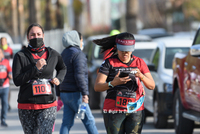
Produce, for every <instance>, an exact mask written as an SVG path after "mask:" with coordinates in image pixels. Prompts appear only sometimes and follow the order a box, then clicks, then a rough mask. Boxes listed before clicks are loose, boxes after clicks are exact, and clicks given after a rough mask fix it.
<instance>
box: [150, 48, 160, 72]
mask: <svg viewBox="0 0 200 134" xmlns="http://www.w3.org/2000/svg"><path fill="white" fill-rule="evenodd" d="M159 57H160V50H159V48H157V49H156V52H155V55H154V56H153V61H152V63H153V64H154V65H155V69H156V70H157V69H158V62H159Z"/></svg>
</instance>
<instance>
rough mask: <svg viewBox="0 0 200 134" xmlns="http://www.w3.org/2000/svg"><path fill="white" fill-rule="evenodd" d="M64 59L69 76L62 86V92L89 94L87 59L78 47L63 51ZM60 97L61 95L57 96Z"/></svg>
mask: <svg viewBox="0 0 200 134" xmlns="http://www.w3.org/2000/svg"><path fill="white" fill-rule="evenodd" d="M61 55H62V58H63V61H64V63H65V65H66V66H67V74H66V75H65V78H64V80H63V82H62V83H61V84H60V90H61V91H66V92H71V91H72V92H81V93H82V95H89V92H88V68H87V58H86V56H85V54H84V53H83V52H82V51H81V49H80V48H79V47H78V46H70V47H67V48H65V49H64V50H63V52H62V54H61ZM57 95H58V96H59V93H58V94H57Z"/></svg>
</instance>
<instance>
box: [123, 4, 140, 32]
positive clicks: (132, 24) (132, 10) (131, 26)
mask: <svg viewBox="0 0 200 134" xmlns="http://www.w3.org/2000/svg"><path fill="white" fill-rule="evenodd" d="M137 11H138V0H127V3H126V27H127V32H130V33H137V27H136V21H137Z"/></svg>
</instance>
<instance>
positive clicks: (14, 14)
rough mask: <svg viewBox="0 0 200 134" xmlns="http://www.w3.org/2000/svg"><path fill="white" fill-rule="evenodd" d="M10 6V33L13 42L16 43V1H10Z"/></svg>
mask: <svg viewBox="0 0 200 134" xmlns="http://www.w3.org/2000/svg"><path fill="white" fill-rule="evenodd" d="M11 5H12V32H13V41H14V42H18V21H17V18H18V17H17V0H12V1H11Z"/></svg>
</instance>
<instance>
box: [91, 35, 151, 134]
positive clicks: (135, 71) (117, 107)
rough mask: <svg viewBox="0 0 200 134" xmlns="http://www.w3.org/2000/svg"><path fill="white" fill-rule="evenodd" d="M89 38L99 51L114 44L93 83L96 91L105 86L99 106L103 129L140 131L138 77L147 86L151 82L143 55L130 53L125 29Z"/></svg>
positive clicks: (130, 43) (115, 133)
mask: <svg viewBox="0 0 200 134" xmlns="http://www.w3.org/2000/svg"><path fill="white" fill-rule="evenodd" d="M93 42H94V43H96V44H97V45H100V46H101V48H102V52H104V51H106V50H107V49H110V48H114V49H113V50H112V52H110V53H113V56H112V57H110V58H108V59H106V60H105V61H104V62H103V63H102V65H101V67H100V69H99V73H98V75H97V78H96V82H95V86H94V89H95V91H97V92H102V91H106V90H107V95H106V99H105V101H104V107H103V115H104V124H105V127H106V130H107V133H108V134H125V133H126V134H130V133H134V134H136V133H137V134H139V133H141V131H142V127H143V120H144V111H143V110H144V103H143V101H144V95H145V93H144V90H143V86H142V84H141V81H142V82H143V83H144V85H145V86H146V87H147V88H148V89H150V90H153V89H154V87H155V83H154V80H153V78H152V76H151V73H150V71H149V69H148V67H147V65H146V63H145V62H144V61H143V59H141V58H139V57H136V56H134V55H132V52H133V51H134V48H135V39H134V36H133V35H132V34H130V33H127V32H125V33H121V34H118V35H115V36H110V37H107V38H103V39H97V40H94V41H93ZM116 52H117V54H115V53H116ZM133 53H134V52H133Z"/></svg>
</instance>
